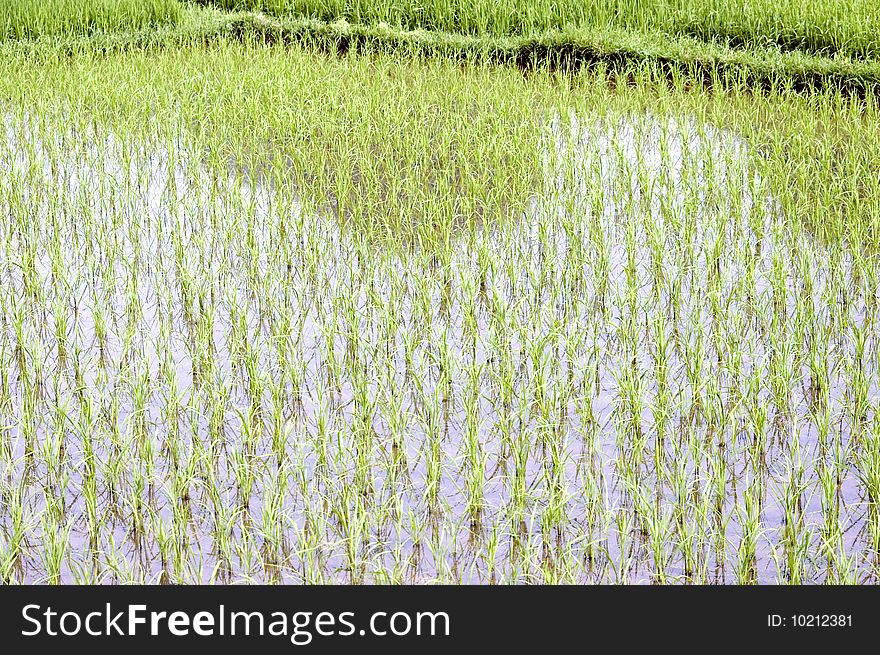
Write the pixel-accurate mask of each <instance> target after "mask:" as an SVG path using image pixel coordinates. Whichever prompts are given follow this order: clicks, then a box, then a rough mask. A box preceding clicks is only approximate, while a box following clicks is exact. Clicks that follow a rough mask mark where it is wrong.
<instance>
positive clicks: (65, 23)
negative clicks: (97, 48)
mask: <svg viewBox="0 0 880 655" xmlns="http://www.w3.org/2000/svg"><path fill="white" fill-rule="evenodd" d="M181 13H182V6H181V4H180V3H179V2H178V0H0V40H3V39H10V38H12V39H23V38H34V37H40V36H53V37H56V36H58V35H71V34H94V33H95V32H102V31H114V30H136V29H143V28H150V27H155V26H157V25H162V24H170V23H174V22H176V21H177V20H179V19H180V16H181Z"/></svg>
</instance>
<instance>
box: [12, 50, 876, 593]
mask: <svg viewBox="0 0 880 655" xmlns="http://www.w3.org/2000/svg"><path fill="white" fill-rule="evenodd" d="M25 63H30V65H24V64H25ZM2 67H3V70H2V71H0V72H2V74H0V103H2V104H0V106H2V107H3V115H4V117H5V119H4V121H5V122H4V133H3V138H2V139H0V165H2V167H3V175H2V176H0V185H2V186H0V198H2V203H3V206H2V211H0V281H2V284H0V316H2V319H0V321H2V322H0V426H2V431H0V468H2V471H3V475H0V498H2V503H0V527H2V529H0V575H2V577H3V579H4V580H5V581H29V582H34V581H49V582H59V581H76V582H112V581H115V582H130V581H146V582H157V581H174V582H195V581H233V580H234V581H249V580H251V581H252V580H265V581H281V582H424V581H442V582H453V581H467V582H477V581H481V582H549V583H556V582H597V581H601V582H622V581H647V580H651V581H657V582H664V583H669V582H698V583H703V582H713V581H719V582H743V583H750V582H767V581H774V580H778V581H781V582H845V583H851V582H876V581H877V579H878V574H880V570H878V565H877V562H878V561H880V560H878V553H880V511H878V508H880V487H878V483H880V478H878V475H877V472H878V470H880V461H878V453H880V450H878V448H877V443H878V437H877V434H878V429H880V428H878V426H880V423H878V420H880V415H878V414H877V411H876V407H877V402H878V397H877V393H876V389H877V388H878V382H880V361H878V359H877V357H875V356H874V354H873V353H876V352H877V348H876V344H877V341H878V337H880V323H878V321H880V315H878V305H877V291H878V284H880V278H878V264H877V256H876V253H877V252H878V250H877V246H878V240H880V233H878V226H880V174H878V173H880V120H878V119H880V113H878V112H880V109H878V106H877V104H876V102H875V101H874V100H872V99H871V98H870V97H868V98H864V99H859V98H853V97H851V96H848V95H845V94H841V93H840V92H838V91H834V90H830V89H829V90H826V91H824V92H823V93H818V94H812V95H809V96H803V95H800V94H798V93H796V92H794V91H793V90H791V89H785V88H776V89H770V90H767V91H762V90H760V89H758V90H756V89H754V88H752V87H750V86H747V85H744V86H741V87H736V86H733V87H731V88H730V89H728V90H727V92H726V93H725V94H723V95H719V94H709V93H705V92H704V91H702V90H701V88H700V87H694V85H693V80H692V79H691V78H689V77H687V76H686V75H682V74H678V73H675V74H673V75H672V77H671V78H670V76H669V72H668V71H666V70H663V69H661V68H659V67H657V66H654V65H650V64H645V65H643V66H639V67H635V68H631V69H629V70H627V71H622V72H608V71H607V70H606V71H602V70H590V71H582V72H580V73H578V74H576V75H574V76H573V77H569V76H557V75H554V74H551V73H547V72H540V71H537V72H535V73H534V74H532V75H529V76H522V75H521V74H520V73H519V72H518V71H517V70H516V69H515V68H510V67H498V66H492V65H488V64H485V63H483V62H473V63H470V64H466V65H464V66H462V65H461V64H460V63H457V62H450V61H445V60H443V59H431V60H419V59H409V58H405V57H402V56H401V55H400V54H399V53H396V54H395V53H388V52H372V53H370V52H366V53H363V54H360V55H357V54H353V53H352V54H349V55H342V56H340V55H339V54H329V55H321V54H315V52H314V51H312V50H309V49H302V48H300V47H298V46H292V47H281V46H278V47H266V46H265V45H263V44H262V43H249V42H244V43H242V42H240V41H238V40H237V39H233V40H229V41H223V40H220V41H217V42H215V43H213V44H212V45H210V47H204V46H203V45H191V46H188V47H184V48H175V49H169V50H166V51H161V50H144V51H141V50H137V49H130V50H124V51H122V52H117V53H110V54H103V53H98V52H96V53H92V54H89V53H88V52H82V53H80V54H79V56H77V57H73V58H70V57H66V56H65V55H63V54H57V55H53V54H52V53H51V50H47V51H45V52H44V55H43V58H42V59H39V58H36V59H35V58H33V57H32V55H30V54H28V53H27V52H13V51H9V52H7V54H6V56H5V57H4V58H3V59H2ZM851 526H856V527H851Z"/></svg>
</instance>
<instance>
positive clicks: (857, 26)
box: [200, 0, 880, 58]
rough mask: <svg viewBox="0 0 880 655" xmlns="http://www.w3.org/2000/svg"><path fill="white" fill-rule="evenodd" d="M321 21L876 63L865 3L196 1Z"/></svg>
mask: <svg viewBox="0 0 880 655" xmlns="http://www.w3.org/2000/svg"><path fill="white" fill-rule="evenodd" d="M200 1H202V2H204V3H209V4H213V5H216V6H218V7H222V8H225V9H249V10H254V11H263V12H266V13H269V14H274V15H280V16H301V17H305V18H314V19H318V20H323V21H335V20H340V19H341V20H346V21H349V22H353V23H378V22H384V23H388V24H389V25H392V26H395V27H401V28H403V29H425V30H432V31H443V32H455V33H462V34H473V35H494V36H523V35H527V36H535V35H537V34H540V33H542V32H547V31H550V30H565V31H589V30H595V29H609V28H611V29H617V30H628V31H633V32H638V33H646V32H662V33H665V34H668V35H687V36H694V37H697V38H700V39H703V40H707V41H720V42H723V43H726V44H728V45H731V46H733V47H749V48H754V47H762V48H763V47H768V46H770V47H776V48H781V49H783V50H802V51H804V52H811V53H822V54H827V55H830V54H833V53H842V54H846V55H852V56H856V57H861V58H876V57H877V56H878V55H880V38H878V36H877V35H878V31H880V10H878V8H877V5H876V3H874V2H873V1H872V0H855V1H853V0H849V1H844V0H824V1H823V2H815V1H813V0H781V1H776V2H773V1H772V0H759V1H757V2H756V1H755V0H702V1H701V2H687V1H686V0H672V1H670V0H647V1H645V0H642V1H639V2H634V1H633V0H599V1H593V2H582V1H580V0H553V1H550V0H476V1H474V0H429V1H427V2H420V1H416V0H380V1H373V0H200Z"/></svg>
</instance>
